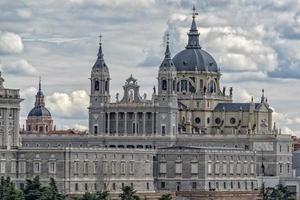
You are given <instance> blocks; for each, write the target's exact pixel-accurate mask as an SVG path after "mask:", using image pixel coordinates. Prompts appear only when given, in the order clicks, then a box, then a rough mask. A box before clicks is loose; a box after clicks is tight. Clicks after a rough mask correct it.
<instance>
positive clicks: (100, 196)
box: [96, 191, 108, 200]
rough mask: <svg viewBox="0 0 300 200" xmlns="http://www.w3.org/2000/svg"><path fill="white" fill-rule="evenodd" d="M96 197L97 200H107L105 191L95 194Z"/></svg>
mask: <svg viewBox="0 0 300 200" xmlns="http://www.w3.org/2000/svg"><path fill="white" fill-rule="evenodd" d="M96 197H97V200H107V199H108V192H107V191H103V192H97V193H96Z"/></svg>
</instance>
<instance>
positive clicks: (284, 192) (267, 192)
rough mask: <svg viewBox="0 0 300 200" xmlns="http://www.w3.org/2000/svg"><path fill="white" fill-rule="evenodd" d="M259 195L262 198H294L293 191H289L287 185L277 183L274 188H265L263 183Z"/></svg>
mask: <svg viewBox="0 0 300 200" xmlns="http://www.w3.org/2000/svg"><path fill="white" fill-rule="evenodd" d="M261 196H262V200H290V199H294V196H295V193H294V192H290V191H289V189H288V187H287V186H283V185H282V184H279V185H277V186H276V187H275V188H269V187H268V188H266V187H265V185H264V184H263V185H262V188H261Z"/></svg>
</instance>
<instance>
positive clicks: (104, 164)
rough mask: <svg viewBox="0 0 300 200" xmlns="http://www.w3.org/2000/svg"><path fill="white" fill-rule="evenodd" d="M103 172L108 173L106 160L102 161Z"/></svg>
mask: <svg viewBox="0 0 300 200" xmlns="http://www.w3.org/2000/svg"><path fill="white" fill-rule="evenodd" d="M103 172H104V174H107V173H108V163H107V162H103Z"/></svg>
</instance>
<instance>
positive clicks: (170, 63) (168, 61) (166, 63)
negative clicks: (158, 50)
mask: <svg viewBox="0 0 300 200" xmlns="http://www.w3.org/2000/svg"><path fill="white" fill-rule="evenodd" d="M169 37H170V34H169V33H167V34H166V51H165V58H164V60H163V61H162V63H161V65H160V67H174V68H175V65H174V63H173V61H172V59H171V52H170V46H169V43H170V41H169V40H170V38H169Z"/></svg>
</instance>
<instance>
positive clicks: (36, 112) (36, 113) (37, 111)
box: [28, 106, 51, 117]
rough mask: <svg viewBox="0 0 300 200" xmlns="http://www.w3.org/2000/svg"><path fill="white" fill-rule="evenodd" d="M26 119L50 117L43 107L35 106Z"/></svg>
mask: <svg viewBox="0 0 300 200" xmlns="http://www.w3.org/2000/svg"><path fill="white" fill-rule="evenodd" d="M28 117H51V113H50V111H49V110H48V109H47V108H46V107H45V106H36V107H34V108H33V109H32V110H31V111H30V112H29V114H28Z"/></svg>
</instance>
